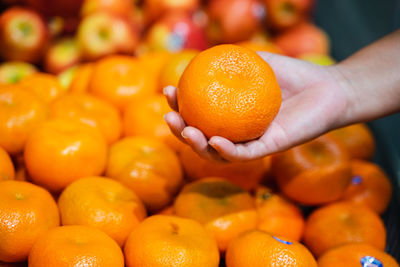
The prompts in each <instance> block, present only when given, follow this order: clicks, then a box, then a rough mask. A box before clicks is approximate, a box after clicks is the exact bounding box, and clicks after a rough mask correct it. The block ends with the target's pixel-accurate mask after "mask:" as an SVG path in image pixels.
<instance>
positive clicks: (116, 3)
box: [80, 0, 134, 17]
mask: <svg viewBox="0 0 400 267" xmlns="http://www.w3.org/2000/svg"><path fill="white" fill-rule="evenodd" d="M132 9H134V3H133V1H132V0H84V1H83V4H82V7H81V12H80V13H81V16H83V17H84V16H87V15H89V14H92V13H94V12H97V11H108V12H111V13H113V14H117V15H122V16H129V15H130V12H131V10H132Z"/></svg>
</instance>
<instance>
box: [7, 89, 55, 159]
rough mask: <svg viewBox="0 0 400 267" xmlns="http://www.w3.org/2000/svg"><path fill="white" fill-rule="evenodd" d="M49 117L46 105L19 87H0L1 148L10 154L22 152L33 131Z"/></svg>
mask: <svg viewBox="0 0 400 267" xmlns="http://www.w3.org/2000/svg"><path fill="white" fill-rule="evenodd" d="M47 117H48V109H47V106H46V104H45V103H44V102H43V101H42V100H41V99H39V98H38V97H37V96H36V95H35V94H33V93H32V92H29V91H27V90H24V89H23V88H22V87H21V86H19V85H4V86H1V87H0V133H1V134H0V146H2V147H3V148H4V149H5V150H6V151H7V152H8V153H10V154H18V153H20V152H22V150H23V148H24V145H25V142H26V139H27V138H28V135H29V134H30V133H31V132H32V130H33V129H34V128H35V127H36V126H37V125H38V124H39V123H41V122H43V121H44V120H46V119H47Z"/></svg>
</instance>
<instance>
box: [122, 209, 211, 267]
mask: <svg viewBox="0 0 400 267" xmlns="http://www.w3.org/2000/svg"><path fill="white" fill-rule="evenodd" d="M124 252H125V258H126V265H127V266H128V267H143V266H149V267H150V266H151V267H170V266H180V267H217V266H218V264H219V254H218V249H217V244H216V242H215V240H214V239H213V238H212V236H210V235H209V234H208V233H207V232H206V231H205V229H204V228H203V227H202V226H201V225H200V224H199V223H198V222H196V221H193V220H190V219H183V218H178V217H175V216H165V215H155V216H151V217H149V218H147V219H146V220H144V221H143V222H142V223H140V224H139V225H138V226H137V227H136V228H135V229H133V231H132V233H131V234H130V236H129V238H128V240H127V241H126V245H125V249H124Z"/></svg>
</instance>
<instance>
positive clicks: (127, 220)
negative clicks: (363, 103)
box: [0, 0, 399, 267]
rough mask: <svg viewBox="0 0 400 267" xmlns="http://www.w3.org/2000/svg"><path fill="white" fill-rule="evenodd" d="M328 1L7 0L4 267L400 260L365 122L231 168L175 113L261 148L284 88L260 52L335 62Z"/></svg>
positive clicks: (1, 68) (0, 193) (387, 265)
mask: <svg viewBox="0 0 400 267" xmlns="http://www.w3.org/2000/svg"><path fill="white" fill-rule="evenodd" d="M315 5H316V0H180V1H170V0H107V1H106V0H60V1H46V0H16V1H11V0H9V1H4V3H3V4H1V7H2V8H3V10H2V13H1V14H0V59H1V62H0V267H3V266H4V267H5V266H13V267H17V266H32V267H54V266H60V267H62V266H74V267H80V266H97V267H118V266H121V267H122V266H127V267H143V266H151V267H167V266H168V267H169V266H176V267H180V266H182V267H186V266H187V267H206V266H210V267H257V266H271V267H272V266H282V267H283V266H289V267H291V266H293V267H294V266H297V267H300V266H304V267H313V266H321V267H324V266H349V267H352V266H363V267H371V266H384V267H399V263H398V262H396V260H398V259H395V255H389V253H387V251H386V252H385V248H387V247H388V246H390V244H389V241H390V240H391V237H390V234H391V233H390V231H388V226H389V225H388V224H387V222H386V221H385V220H384V219H382V218H383V217H382V215H383V216H384V215H385V211H386V210H387V208H388V207H389V206H390V205H393V201H392V195H395V194H396V190H395V189H396V188H395V187H394V185H393V186H392V180H391V177H390V175H389V174H390V173H388V174H387V173H385V171H384V169H383V168H382V167H381V166H379V165H378V164H376V163H373V162H372V158H373V156H374V155H375V152H376V150H377V149H378V148H379V144H378V142H376V140H375V137H374V135H373V134H372V132H371V131H370V130H369V128H368V126H367V125H365V124H354V125H350V126H346V127H343V128H340V129H336V130H333V131H331V132H328V133H326V134H324V135H322V136H320V137H317V138H315V139H313V140H311V141H309V142H306V143H304V144H299V145H297V146H295V147H293V148H290V149H287V150H286V151H282V152H279V153H275V154H273V155H267V156H265V157H262V158H258V159H253V160H250V161H243V162H221V161H216V160H215V159H214V158H205V157H204V155H202V154H201V151H197V150H193V149H192V148H191V146H189V145H188V144H186V143H188V142H189V140H188V139H187V138H186V137H185V135H184V134H183V133H178V134H177V133H173V132H171V130H170V128H169V127H168V125H167V123H166V122H165V120H164V115H165V114H167V113H169V112H173V110H179V113H180V115H181V116H182V118H183V119H184V121H185V123H187V125H188V126H192V129H194V128H193V127H195V128H197V129H200V130H201V131H202V133H204V136H205V137H206V138H211V137H212V136H216V135H218V136H222V137H225V138H227V139H229V140H230V141H232V142H234V143H242V142H248V141H250V142H251V141H252V140H255V139H257V138H259V137H260V136H261V135H262V134H263V133H264V132H265V131H266V130H267V129H268V127H269V126H270V125H272V124H273V123H274V118H275V116H276V115H277V114H278V112H279V110H280V108H281V106H282V105H284V103H282V98H283V97H282V96H283V95H284V94H285V93H286V92H285V90H286V88H285V86H284V85H282V84H278V79H277V77H276V76H275V73H274V70H273V68H272V67H271V66H270V65H269V64H268V62H266V61H265V60H264V59H263V58H262V57H261V56H260V55H259V54H258V52H259V51H264V52H268V53H274V54H280V55H284V56H288V57H295V58H298V59H300V60H306V61H309V62H310V63H307V64H317V65H323V66H327V65H331V64H334V62H335V60H334V59H333V58H332V57H331V56H330V47H331V44H330V39H329V37H328V35H327V34H326V33H325V32H324V30H323V29H321V28H320V27H318V26H317V25H316V24H314V22H313V19H312V17H313V10H314V6H315ZM170 86H173V87H176V88H177V90H176V97H177V100H178V101H177V103H171V101H170V100H167V98H166V97H165V95H164V94H166V91H167V90H168V88H170V89H171V87H170ZM188 128H189V127H188ZM175 135H177V136H179V138H177V137H176V136H175ZM204 145H205V146H207V143H206V144H204ZM214 152H215V151H214ZM392 208H393V207H392ZM360 264H361V265H360Z"/></svg>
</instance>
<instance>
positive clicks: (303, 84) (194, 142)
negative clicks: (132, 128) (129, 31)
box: [164, 52, 349, 161]
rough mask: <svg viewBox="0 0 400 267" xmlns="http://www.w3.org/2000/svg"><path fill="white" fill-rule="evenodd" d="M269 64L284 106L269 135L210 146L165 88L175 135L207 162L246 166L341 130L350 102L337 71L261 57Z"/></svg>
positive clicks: (277, 57)
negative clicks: (244, 164)
mask: <svg viewBox="0 0 400 267" xmlns="http://www.w3.org/2000/svg"><path fill="white" fill-rule="evenodd" d="M258 54H259V55H260V56H261V57H262V58H263V59H264V60H265V61H266V62H268V63H269V64H270V66H271V67H272V69H273V70H274V72H275V75H276V77H277V79H278V83H279V85H280V87H281V91H282V105H281V108H280V110H279V113H278V115H277V116H276V117H275V119H274V120H273V121H272V122H271V124H270V125H269V127H268V128H267V130H266V132H265V133H264V134H263V135H262V136H261V137H260V138H258V139H256V140H253V141H250V142H246V143H239V144H234V143H232V142H231V141H229V140H228V139H226V138H223V137H220V136H213V137H211V138H210V139H209V140H207V138H206V137H205V135H204V134H203V133H202V132H201V131H200V130H199V129H196V128H194V127H191V126H187V125H186V124H185V121H184V120H183V118H182V117H181V116H180V115H179V113H178V103H177V97H176V92H177V89H176V88H175V87H171V86H169V87H166V88H164V94H165V96H166V97H167V100H168V103H169V105H170V106H171V108H172V109H173V110H174V111H172V112H169V113H168V114H166V115H165V121H166V122H167V124H168V125H169V127H170V129H171V131H172V133H173V134H174V135H176V136H177V137H178V138H179V139H180V140H182V141H183V142H185V143H187V144H189V145H190V146H191V147H192V149H193V150H194V151H196V152H197V153H198V154H199V155H200V156H202V157H203V158H207V159H211V160H227V161H246V160H252V159H257V158H260V157H264V156H266V155H268V154H272V153H275V152H279V151H282V150H285V149H288V148H290V147H292V146H295V145H297V144H300V143H303V142H305V141H308V140H310V139H312V138H315V137H317V136H319V135H320V134H322V133H324V132H326V131H328V130H330V129H332V128H335V127H339V126H342V125H341V124H342V123H341V120H342V118H345V117H346V114H345V113H346V110H347V106H348V105H349V101H348V99H349V96H348V92H347V91H346V89H345V87H344V86H342V84H343V83H342V82H341V78H342V77H341V74H340V72H339V71H338V70H337V69H336V68H335V66H330V67H322V66H317V65H314V64H311V63H308V62H305V61H301V60H298V59H294V58H289V57H285V56H280V55H276V54H272V53H266V52H259V53H258Z"/></svg>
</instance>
